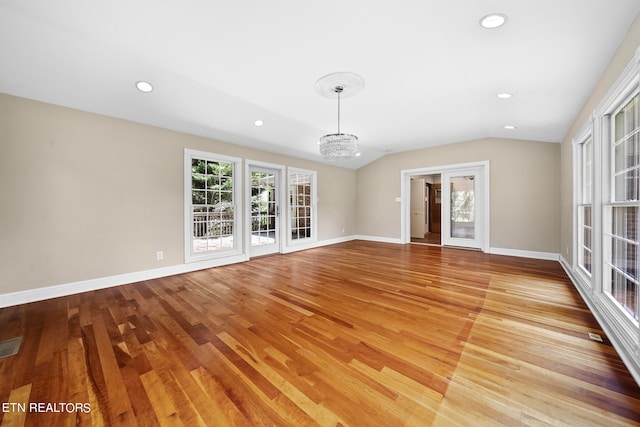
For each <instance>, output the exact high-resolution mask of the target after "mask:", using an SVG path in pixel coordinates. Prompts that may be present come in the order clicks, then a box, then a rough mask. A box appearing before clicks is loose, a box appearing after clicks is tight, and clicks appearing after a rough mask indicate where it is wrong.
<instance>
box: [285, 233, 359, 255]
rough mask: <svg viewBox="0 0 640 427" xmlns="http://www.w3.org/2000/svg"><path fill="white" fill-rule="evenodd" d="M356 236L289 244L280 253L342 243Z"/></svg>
mask: <svg viewBox="0 0 640 427" xmlns="http://www.w3.org/2000/svg"><path fill="white" fill-rule="evenodd" d="M356 238H357V237H356V236H343V237H337V238H335V239H327V240H320V241H314V242H307V243H296V244H292V245H290V246H286V247H285V248H284V249H283V250H282V253H283V254H289V253H291V252H298V251H304V250H307V249H313V248H319V247H321V246H328V245H335V244H337V243H344V242H348V241H351V240H355V239H356Z"/></svg>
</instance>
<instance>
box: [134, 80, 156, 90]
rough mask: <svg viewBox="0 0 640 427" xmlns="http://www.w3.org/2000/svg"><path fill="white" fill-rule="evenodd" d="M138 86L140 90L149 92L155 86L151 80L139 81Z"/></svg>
mask: <svg viewBox="0 0 640 427" xmlns="http://www.w3.org/2000/svg"><path fill="white" fill-rule="evenodd" d="M136 87H137V88H138V90H139V91H140V92H144V93H149V92H151V91H152V90H153V86H152V85H151V83H149V82H145V81H139V82H136Z"/></svg>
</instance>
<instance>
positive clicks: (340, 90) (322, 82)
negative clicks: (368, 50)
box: [316, 72, 364, 161]
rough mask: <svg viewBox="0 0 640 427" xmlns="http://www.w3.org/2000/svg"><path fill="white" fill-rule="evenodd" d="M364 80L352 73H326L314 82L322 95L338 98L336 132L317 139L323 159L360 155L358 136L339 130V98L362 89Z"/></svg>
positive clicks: (344, 158) (348, 158)
mask: <svg viewBox="0 0 640 427" xmlns="http://www.w3.org/2000/svg"><path fill="white" fill-rule="evenodd" d="M363 86H364V80H362V77H360V76H358V75H357V74H353V73H345V72H342V73H333V74H328V75H326V76H324V77H322V78H321V79H319V80H318V81H317V82H316V90H317V91H318V92H319V93H320V94H321V95H323V96H326V97H328V98H333V97H334V96H337V98H338V132H337V133H330V134H327V135H324V136H323V137H322V138H320V140H319V141H318V146H319V148H320V154H321V155H322V157H323V158H324V159H325V160H330V161H335V160H351V159H353V158H355V157H357V156H359V155H360V151H359V147H358V137H357V136H355V135H352V134H350V133H341V132H340V99H341V97H343V96H350V95H353V94H354V93H356V92H357V91H359V90H360V89H362V87H363Z"/></svg>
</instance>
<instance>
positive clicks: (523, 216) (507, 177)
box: [357, 138, 560, 253]
mask: <svg viewBox="0 0 640 427" xmlns="http://www.w3.org/2000/svg"><path fill="white" fill-rule="evenodd" d="M484 160H489V162H490V169H491V176H490V178H491V218H490V224H491V241H490V245H491V247H494V248H503V249H517V250H525V251H536V252H550V253H558V251H559V246H560V238H559V235H560V189H559V187H558V182H559V177H560V170H559V160H560V145H559V144H552V143H545V142H531V141H516V140H507V139H495V138H490V139H482V140H477V141H467V142H460V143H457V144H449V145H443V146H439V147H433V148H425V149H421V150H414V151H408V152H403V153H398V154H393V155H388V156H385V157H383V158H381V159H379V160H378V161H376V162H373V163H371V164H369V165H367V166H365V167H363V168H361V169H359V170H358V190H357V197H358V208H357V209H358V233H359V234H361V235H371V236H382V237H389V238H400V203H398V202H396V201H395V198H396V197H400V171H401V170H403V169H416V168H427V167H434V166H446V165H452V164H459V163H470V162H478V161H484Z"/></svg>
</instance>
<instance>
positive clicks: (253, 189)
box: [249, 166, 281, 257]
mask: <svg viewBox="0 0 640 427" xmlns="http://www.w3.org/2000/svg"><path fill="white" fill-rule="evenodd" d="M249 183H250V184H249V185H250V189H249V197H250V200H251V202H250V210H251V212H250V215H249V221H250V233H249V234H250V248H249V253H250V256H251V257H254V256H260V255H267V254H271V253H275V252H279V251H280V240H281V239H280V224H281V220H280V198H281V197H280V191H281V190H280V171H279V170H277V169H269V168H265V167H259V166H250V167H249Z"/></svg>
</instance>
